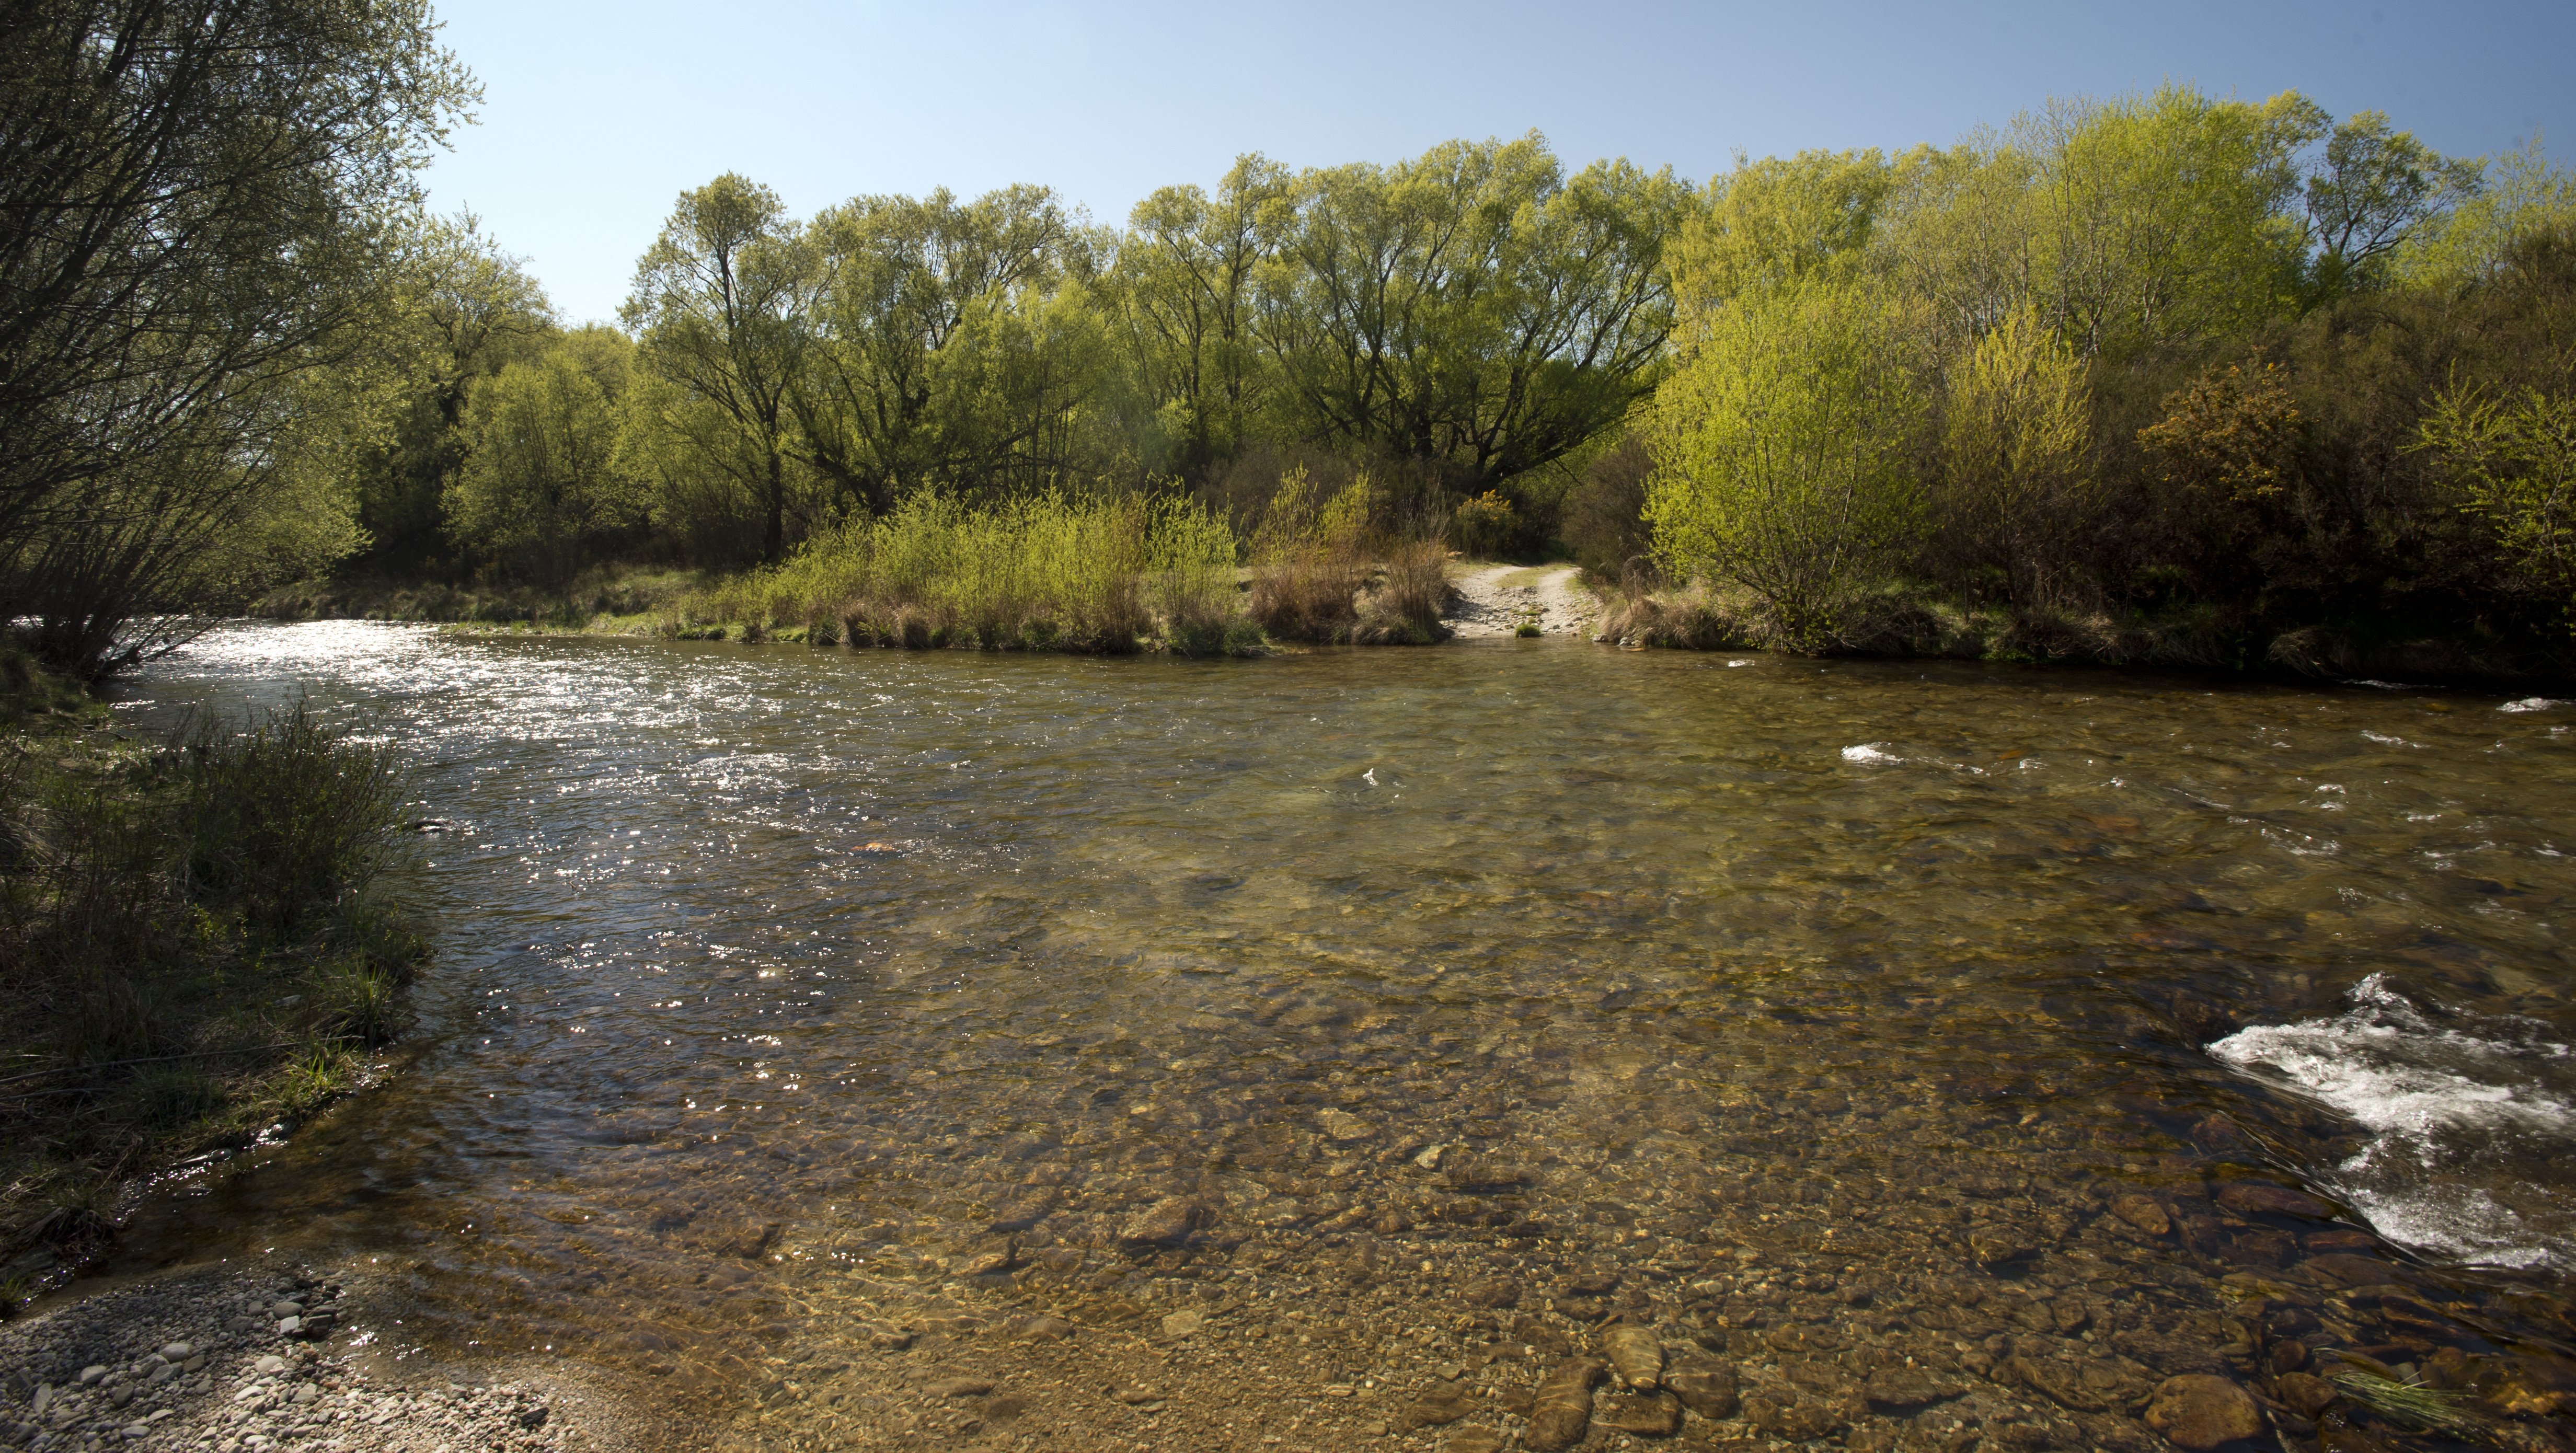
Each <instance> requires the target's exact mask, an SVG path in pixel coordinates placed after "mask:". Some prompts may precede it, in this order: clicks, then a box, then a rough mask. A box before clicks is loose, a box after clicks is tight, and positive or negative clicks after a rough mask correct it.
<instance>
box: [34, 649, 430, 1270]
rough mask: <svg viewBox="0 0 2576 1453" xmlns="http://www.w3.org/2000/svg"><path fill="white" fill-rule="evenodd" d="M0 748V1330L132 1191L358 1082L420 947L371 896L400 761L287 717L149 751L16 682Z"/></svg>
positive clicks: (88, 706) (192, 729)
mask: <svg viewBox="0 0 2576 1453" xmlns="http://www.w3.org/2000/svg"><path fill="white" fill-rule="evenodd" d="M7 675H8V681H9V685H10V687H11V689H10V691H9V692H8V695H7V706H6V709H5V712H0V719H5V720H6V722H7V728H6V732H7V734H6V737H5V739H4V740H0V1001H5V1003H6V1004H7V1007H8V1012H7V1014H6V1015H5V1016H0V1145H5V1147H6V1149H5V1150H0V1314H5V1312H6V1310H7V1308H8V1307H10V1306H12V1305H14V1304H16V1303H17V1302H19V1301H21V1300H23V1299H24V1298H26V1297H28V1296H30V1295H32V1294H34V1293H35V1292H37V1291H40V1290H42V1289H44V1288H45V1287H48V1286H51V1285H55V1284H58V1283H60V1282H61V1281H62V1280H64V1279H65V1278H66V1277H69V1276H71V1275H74V1274H76V1273H77V1272H78V1271H79V1270H80V1269H81V1268H82V1267H83V1266H84V1265H86V1264H88V1263H89V1262H90V1261H92V1260H93V1259H94V1258H96V1257H97V1256H98V1255H100V1254H101V1253H103V1252H104V1251H105V1250H106V1249H107V1248H108V1246H109V1245H110V1243H111V1242H112V1240H113V1237H114V1233H115V1227H116V1222H117V1219H118V1216H119V1211H120V1206H121V1203H122V1201H123V1198H124V1197H125V1195H126V1194H127V1190H128V1187H129V1186H130V1185H132V1184H135V1183H137V1182H141V1181H147V1180H150V1179H152V1178H155V1177H157V1176H159V1175H161V1174H162V1173H164V1172H165V1171H167V1170H168V1169H169V1168H170V1167H172V1166H174V1165H178V1164H180V1163H182V1162H191V1163H198V1164H201V1165H202V1164H211V1163H212V1162H214V1161H217V1160H220V1159H222V1158H223V1157H224V1156H226V1155H228V1154H230V1153H232V1152H234V1151H237V1150H239V1149H241V1148H243V1147H246V1146H248V1145H251V1144H253V1143H255V1142H257V1141H259V1140H261V1139H263V1138H273V1137H275V1136H278V1135H282V1134H285V1133H287V1132H288V1131H290V1130H291V1129H292V1128H293V1127H294V1126H295V1125H296V1124H298V1123H300V1122H301V1121H303V1120H305V1119H307V1118H309V1117H310V1116H312V1115H313V1114H315V1113H317V1112H318V1111H319V1110H320V1109H321V1108H322V1107H324V1106H326V1105H328V1104H329V1103H331V1102H332V1101H333V1100H335V1099H336V1098H338V1097H339V1096H341V1095H343V1094H345V1093H347V1092H348V1091H349V1090H350V1089H351V1088H353V1087H356V1086H358V1085H361V1084H363V1083H365V1082H366V1081H367V1080H368V1078H369V1077H370V1075H371V1074H372V1073H373V1069H372V1061H373V1059H374V1057H375V1055H376V1053H377V1051H379V1050H381V1049H382V1048H383V1047H384V1046H385V1045H387V1044H388V1043H389V1042H390V1041H391V1040H392V1039H393V1038H394V1036H395V1035H396V1034H397V1033H398V1032H399V1030H400V1029H401V1027H402V1024H403V1022H404V1017H405V1011H404V1007H403V1002H402V997H403V989H404V986H405V985H407V984H408V983H409V982H410V980H411V979H412V978H413V976H414V975H415V974H416V973H417V972H418V970H419V967H420V965H421V964H422V962H423V961H424V960H425V959H426V957H427V954H428V947H427V944H426V942H425V941H424V940H423V939H422V938H421V936H420V935H419V933H418V932H417V931H416V930H415V928H414V926H413V925H412V923H411V922H410V920H409V919H408V917H407V916H406V915H405V914H404V913H403V912H402V911H400V910H399V909H397V908H395V907H393V906H391V905H389V904H387V903H385V902H383V901H382V900H380V898H379V897H378V896H377V895H376V894H374V893H373V892H372V891H371V890H372V885H373V883H374V881H375V879H376V878H377V876H378V874H379V873H380V872H381V870H382V869H384V868H385V867H387V866H389V865H390V863H391V862H392V861H394V860H395V859H396V858H397V857H398V856H399V854H400V851H401V842H402V839H403V833H402V827H401V816H402V809H403V790H402V778H401V776H400V773H399V771H398V769H397V767H396V764H395V761H394V758H393V756H392V754H391V752H390V751H389V750H388V749H386V748H383V747H379V746H375V745H369V744H364V743H361V742H358V741H356V740H354V739H351V738H349V737H346V736H343V735H340V734H337V733H335V732H332V731H330V730H327V729H325V728H324V727H323V726H322V725H321V724H320V723H319V722H318V721H317V720H316V719H314V718H313V717H312V716H311V715H310V714H309V713H306V712H305V711H303V710H301V709H300V708H297V709H291V710H288V711H285V712H282V713H276V714H272V715H269V716H267V717H265V718H263V719H259V720H256V721H252V722H249V723H247V724H240V725H238V726H237V725H236V724H234V723H227V722H225V721H222V720H220V719H218V718H215V717H211V716H209V717H203V718H199V719H196V720H194V721H192V722H191V723H189V724H187V725H185V726H183V727H182V728H181V729H180V730H179V731H178V732H177V734H176V735H175V736H173V737H171V738H168V739H155V738H152V737H149V736H145V735H142V734H138V733H135V732H132V731H128V730H125V729H122V728H120V727H119V726H117V725H116V723H115V722H114V721H113V720H112V719H110V717H109V715H108V713H107V712H106V710H105V709H104V708H103V707H102V706H101V705H100V704H99V703H97V702H96V701H95V700H93V699H91V698H89V697H88V696H87V695H86V694H85V693H82V692H79V691H77V690H75V689H72V688H69V687H66V686H64V685H62V684H61V683H59V682H57V681H53V680H51V679H50V678H47V677H44V676H43V675H42V673H39V672H36V671H34V670H33V669H32V668H31V667H29V666H27V664H26V663H25V662H24V661H23V660H22V659H21V660H18V661H16V662H15V663H14V664H13V665H12V666H11V668H10V669H9V671H8V673H7Z"/></svg>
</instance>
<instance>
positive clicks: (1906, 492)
mask: <svg viewBox="0 0 2576 1453" xmlns="http://www.w3.org/2000/svg"><path fill="white" fill-rule="evenodd" d="M1924 415H1925V409H1924V402H1923V397H1922V393H1921V390H1920V389H1919V388H1918V386H1917V381H1916V378H1915V375H1914V372H1913V370H1912V369H1911V368H1910V367H1908V366H1907V363H1906V361H1905V360H1904V358H1903V356H1902V354H1901V351H1900V349H1899V346H1898V343H1897V339H1896V336H1895V329H1894V319H1893V318H1892V317H1891V315H1890V309H1889V305H1888V304H1887V303H1885V302H1884V301H1883V300H1881V299H1879V298H1878V297H1876V296H1875V295H1873V294H1872V293H1871V292H1870V291H1869V290H1868V288H1867V287H1866V286H1865V285H1863V284H1858V283H1850V282H1839V281H1833V280H1830V279H1827V278H1824V277H1815V278H1808V279H1804V280H1797V281H1790V282H1784V283H1781V284H1778V285H1775V286H1770V287H1765V288H1761V289H1757V290H1754V291H1750V292H1747V293H1746V294H1744V295H1743V296H1741V297H1739V298H1737V299H1736V300H1734V301H1733V302H1731V303H1729V304H1727V305H1726V306H1725V307H1723V308H1721V309H1719V310H1718V311H1717V312H1716V313H1715V314H1714V315H1713V316H1712V318H1711V319H1710V320H1709V322H1708V324H1707V328H1706V332H1705V336H1704V337H1702V338H1700V339H1699V340H1698V346H1697V347H1696V348H1695V349H1694V350H1693V351H1692V352H1691V354H1690V356H1689V357H1687V358H1686V359H1685V360H1684V361H1683V362H1682V363H1681V365H1680V366H1679V367H1678V368H1677V369H1676V370H1675V372H1674V374H1673V376H1672V377H1671V378H1670V379H1668V380H1667V381H1666V382H1665V384H1664V386H1663V389H1662V391H1661V392H1660V393H1659V394H1658V395H1657V396H1656V400H1655V407H1654V412H1653V415H1652V423H1651V429H1650V432H1649V435H1648V439H1649V447H1650V449H1651V450H1652V452H1653V456H1654V461H1655V475H1654V481H1653V483H1652V484H1651V485H1650V486H1649V488H1648V491H1647V500H1646V517H1647V519H1648V520H1649V521H1650V522H1651V524H1652V526H1653V528H1654V538H1655V546H1656V550H1657V553H1659V554H1660V555H1661V556H1662V557H1663V558H1664V559H1665V561H1666V562H1667V563H1668V564H1669V565H1670V566H1671V567H1672V568H1673V570H1674V572H1675V573H1676V574H1678V575H1682V576H1685V577H1687V576H1690V575H1705V576H1708V577H1711V578H1713V579H1716V580H1720V581H1725V582H1730V583H1733V584H1737V585H1741V586H1743V587H1745V588H1747V589H1749V590H1752V591H1754V592H1756V593H1757V594H1758V595H1760V596H1761V597H1762V599H1763V602H1764V604H1765V606H1766V607H1767V609H1768V610H1769V612H1770V613H1771V614H1773V615H1774V616H1776V617H1777V618H1778V621H1779V624H1780V628H1781V631H1782V634H1783V635H1784V637H1785V638H1786V639H1787V641H1788V642H1790V643H1791V644H1792V645H1793V646H1795V647H1796V648H1797V649H1800V650H1814V649H1818V648H1821V647H1823V646H1826V645H1828V644H1831V643H1832V642H1833V641H1834V640H1835V639H1836V636H1837V634H1838V625H1839V616H1840V611H1841V607H1842V605H1843V604H1844V602H1845V600H1846V599H1847V597H1848V596H1849V595H1850V594H1851V593H1852V592H1853V591H1854V590H1855V589H1857V588H1858V587H1859V586H1860V585H1861V584H1862V583H1863V582H1864V581H1866V580H1868V579H1869V578H1870V577H1871V576H1872V575H1873V574H1874V573H1875V572H1876V571H1877V570H1878V569H1879V568H1880V567H1881V566H1883V564H1884V563H1885V562H1886V561H1887V559H1888V558H1889V557H1890V555H1891V554H1892V552H1893V551H1894V550H1895V549H1896V547H1898V546H1900V545H1903V544H1905V543H1907V542H1909V541H1911V540H1912V539H1914V538H1915V536H1916V535H1917V534H1918V533H1919V531H1920V529H1921V526H1922V521H1923V505H1924V501H1923V497H1922V490H1921V488H1920V485H1919V482H1918V480H1917V478H1916V475H1915V471H1914V469H1913V467H1912V459H1911V455H1910V446H1911V445H1912V444H1913V443H1914V442H1915V436H1916V434H1917V431H1918V430H1919V428H1920V426H1921V423H1922V421H1923V418H1924Z"/></svg>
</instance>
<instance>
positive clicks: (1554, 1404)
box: [1521, 1357, 1610, 1453]
mask: <svg viewBox="0 0 2576 1453" xmlns="http://www.w3.org/2000/svg"><path fill="white" fill-rule="evenodd" d="M1609 1372H1610V1365H1609V1364H1608V1363H1606V1362H1603V1361H1602V1360H1601V1359H1599V1358H1597V1357H1577V1358H1575V1359H1574V1360H1572V1361H1570V1362H1564V1363H1560V1364H1558V1365H1557V1367H1556V1369H1555V1370H1554V1371H1553V1372H1550V1373H1549V1374H1548V1375H1547V1376H1546V1377H1544V1378H1541V1379H1540V1380H1539V1384H1538V1391H1537V1393H1536V1394H1535V1395H1533V1396H1532V1398H1531V1399H1530V1413H1529V1431H1528V1432H1527V1433H1525V1434H1523V1435H1522V1438H1521V1444H1522V1446H1523V1447H1526V1448H1530V1449H1533V1450H1535V1453H1558V1450H1559V1449H1564V1448H1571V1447H1573V1446H1574V1445H1575V1444H1577V1443H1580V1442H1582V1441H1583V1435H1584V1434H1585V1433H1586V1432H1587V1431H1589V1430H1590V1429H1591V1426H1592V1388H1593V1386H1594V1384H1596V1383H1598V1382H1600V1381H1601V1379H1602V1378H1604V1377H1606V1376H1608V1375H1609Z"/></svg>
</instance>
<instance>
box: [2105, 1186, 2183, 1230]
mask: <svg viewBox="0 0 2576 1453" xmlns="http://www.w3.org/2000/svg"><path fill="white" fill-rule="evenodd" d="M2111 1214H2112V1215H2114V1216H2117V1217H2119V1218H2120V1219H2121V1220H2123V1221H2126V1222H2128V1223H2129V1224H2130V1225H2132V1226H2135V1227H2136V1228H2138V1229H2139V1230H2141V1231H2144V1232H2146V1233H2147V1234H2148V1235H2150V1236H2166V1235H2170V1234H2172V1232H2173V1218H2171V1217H2169V1216H2167V1215H2166V1214H2165V1208H2164V1207H2162V1206H2159V1205H2157V1204H2156V1202H2155V1200H2154V1198H2153V1197H2150V1196H2141V1195H2139V1194H2137V1193H2136V1192H2134V1191H2133V1192H2130V1193H2129V1194H2127V1195H2124V1196H2114V1197H2112V1198H2111Z"/></svg>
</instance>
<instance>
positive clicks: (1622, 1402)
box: [1592, 1392, 1682, 1438]
mask: <svg viewBox="0 0 2576 1453" xmlns="http://www.w3.org/2000/svg"><path fill="white" fill-rule="evenodd" d="M1592 1425H1593V1426H1594V1427H1596V1428H1608V1429H1610V1430H1611V1431H1612V1432H1616V1433H1635V1434H1638V1435H1640V1436H1642V1437H1648V1438H1668V1437H1671V1436H1672V1435H1673V1434H1674V1433H1676V1432H1679V1431H1680V1430H1681V1426H1682V1403H1681V1399H1679V1398H1677V1397H1674V1396H1673V1395H1672V1394H1671V1393H1668V1392H1658V1393H1632V1392H1614V1393H1611V1394H1609V1395H1608V1396H1606V1397H1603V1398H1601V1399H1599V1400H1597V1401H1596V1402H1594V1403H1593V1405H1592Z"/></svg>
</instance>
